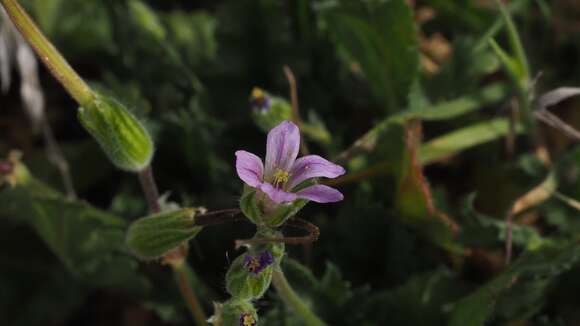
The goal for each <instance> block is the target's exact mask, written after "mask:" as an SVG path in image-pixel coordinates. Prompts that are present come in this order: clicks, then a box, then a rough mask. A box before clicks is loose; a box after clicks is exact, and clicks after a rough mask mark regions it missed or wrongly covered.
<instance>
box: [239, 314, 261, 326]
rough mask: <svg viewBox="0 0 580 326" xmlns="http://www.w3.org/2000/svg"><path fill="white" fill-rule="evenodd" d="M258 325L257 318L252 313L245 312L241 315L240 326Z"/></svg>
mask: <svg viewBox="0 0 580 326" xmlns="http://www.w3.org/2000/svg"><path fill="white" fill-rule="evenodd" d="M256 324H257V322H256V318H254V316H253V315H252V314H251V313H249V312H244V313H243V314H241V315H240V326H255V325H256Z"/></svg>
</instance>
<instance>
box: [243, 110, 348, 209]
mask: <svg viewBox="0 0 580 326" xmlns="http://www.w3.org/2000/svg"><path fill="white" fill-rule="evenodd" d="M299 148H300V131H299V130H298V127H297V126H296V125H295V124H294V123H292V122H290V121H284V122H282V123H281V124H279V125H278V126H276V127H275V128H274V129H272V130H270V132H269V133H268V141H267V146H266V167H265V168H264V164H263V163H262V160H261V159H260V158H259V157H258V156H256V155H254V154H252V153H250V152H246V151H242V150H240V151H237V152H236V170H237V172H238V176H239V177H240V179H242V181H244V182H245V183H246V184H247V185H248V186H250V187H252V188H256V189H258V190H260V191H262V192H264V193H266V194H267V195H268V197H269V198H270V199H271V200H272V201H273V202H275V203H278V204H280V203H287V202H293V201H294V200H296V199H307V200H312V201H315V202H318V203H332V202H337V201H341V200H342V199H343V195H342V194H341V193H340V192H339V191H338V190H336V189H334V188H331V187H328V186H324V185H312V186H309V187H306V188H304V189H300V190H298V189H297V186H298V185H300V184H301V183H302V182H304V181H306V180H309V179H312V178H319V177H325V178H336V177H338V176H340V175H343V174H344V172H345V171H344V168H342V167H341V166H339V165H336V164H334V163H332V162H329V161H328V160H326V159H324V158H322V157H320V156H318V155H307V156H303V157H301V158H299V159H296V157H297V156H298V151H299Z"/></svg>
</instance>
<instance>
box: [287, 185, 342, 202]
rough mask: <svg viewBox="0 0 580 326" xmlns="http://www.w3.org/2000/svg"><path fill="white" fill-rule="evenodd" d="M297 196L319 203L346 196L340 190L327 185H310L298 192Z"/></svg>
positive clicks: (333, 200)
mask: <svg viewBox="0 0 580 326" xmlns="http://www.w3.org/2000/svg"><path fill="white" fill-rule="evenodd" d="M296 196H297V197H298V198H304V199H308V200H312V201H315V202H317V203H334V202H337V201H341V200H342V199H343V198H344V196H343V195H342V194H341V193H340V191H338V190H336V189H334V188H331V187H329V186H325V185H314V186H310V187H308V188H305V189H303V190H300V191H299V192H297V193H296Z"/></svg>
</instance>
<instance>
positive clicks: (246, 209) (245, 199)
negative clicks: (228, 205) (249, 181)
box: [240, 185, 262, 224]
mask: <svg viewBox="0 0 580 326" xmlns="http://www.w3.org/2000/svg"><path fill="white" fill-rule="evenodd" d="M240 209H241V210H242V213H243V214H244V215H245V216H246V217H247V218H248V219H249V220H250V221H252V223H254V224H260V221H262V212H261V210H260V208H259V207H258V201H257V200H256V189H254V188H252V187H249V186H247V185H244V191H243V193H242V197H241V198H240Z"/></svg>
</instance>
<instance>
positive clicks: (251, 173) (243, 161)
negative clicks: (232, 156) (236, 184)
mask: <svg viewBox="0 0 580 326" xmlns="http://www.w3.org/2000/svg"><path fill="white" fill-rule="evenodd" d="M236 171H237V172H238V176H239V177H240V179H242V181H244V182H245V183H246V184H247V185H248V186H250V187H254V188H257V187H258V186H259V185H260V184H261V183H262V177H263V175H264V164H263V163H262V160H261V159H260V158H259V157H257V156H256V155H254V154H252V153H250V152H246V151H236Z"/></svg>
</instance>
